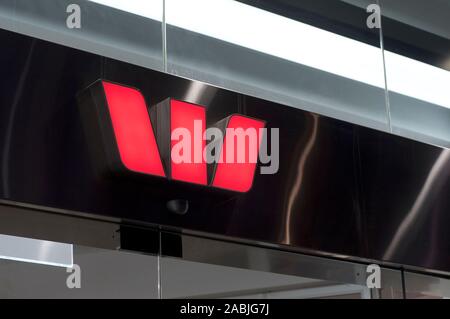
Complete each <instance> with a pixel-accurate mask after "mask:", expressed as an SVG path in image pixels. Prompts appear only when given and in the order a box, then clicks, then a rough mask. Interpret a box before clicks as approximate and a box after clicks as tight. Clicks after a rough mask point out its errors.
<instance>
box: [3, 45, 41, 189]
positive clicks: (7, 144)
mask: <svg viewBox="0 0 450 319" xmlns="http://www.w3.org/2000/svg"><path fill="white" fill-rule="evenodd" d="M35 44H36V40H33V41H32V42H31V45H30V48H29V50H28V55H27V59H26V62H25V64H24V66H23V69H22V71H21V72H20V80H19V83H18V87H17V90H16V92H15V94H14V101H13V103H12V105H11V108H10V111H9V116H8V128H7V131H6V133H5V141H4V146H3V152H2V153H3V154H2V155H3V160H2V164H3V165H2V182H3V183H2V184H3V196H4V197H6V198H9V173H10V167H9V164H10V162H11V158H10V149H11V139H12V138H13V137H12V133H13V129H14V128H13V126H14V124H15V122H16V121H15V116H16V113H17V107H18V105H19V101H20V97H21V96H22V94H23V90H24V84H25V82H26V79H27V77H28V72H29V71H30V67H31V65H30V64H31V61H32V59H31V57H32V56H33V52H34V47H35Z"/></svg>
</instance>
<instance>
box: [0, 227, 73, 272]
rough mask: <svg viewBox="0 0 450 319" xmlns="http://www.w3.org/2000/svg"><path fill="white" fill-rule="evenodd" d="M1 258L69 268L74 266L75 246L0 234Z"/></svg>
mask: <svg viewBox="0 0 450 319" xmlns="http://www.w3.org/2000/svg"><path fill="white" fill-rule="evenodd" d="M0 258H1V259H9V260H16V261H23V262H29V263H36V264H44V265H50V266H59V267H66V268H67V267H72V266H73V247H72V245H71V244H63V243H57V242H51V241H46V240H38V239H31V238H23V237H16V236H8V235H0Z"/></svg>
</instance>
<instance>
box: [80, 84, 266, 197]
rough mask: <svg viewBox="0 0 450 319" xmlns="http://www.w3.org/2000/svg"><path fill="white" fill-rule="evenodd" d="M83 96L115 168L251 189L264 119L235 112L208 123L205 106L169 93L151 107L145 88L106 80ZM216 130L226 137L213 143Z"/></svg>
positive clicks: (87, 109)
mask: <svg viewBox="0 0 450 319" xmlns="http://www.w3.org/2000/svg"><path fill="white" fill-rule="evenodd" d="M79 100H80V101H81V102H82V104H86V106H83V108H84V111H85V113H86V112H88V113H90V114H91V117H92V116H94V117H96V119H95V120H94V121H95V122H96V123H95V125H97V126H98V127H99V128H100V133H99V134H100V135H101V139H102V144H103V146H104V147H105V153H106V156H107V157H108V161H109V162H110V164H111V166H112V167H113V168H117V169H121V170H127V171H132V172H136V173H140V174H145V175H153V176H159V177H167V178H169V179H172V180H177V181H181V182H188V183H194V184H198V185H205V186H212V187H217V188H221V189H226V190H230V191H234V192H247V191H249V190H250V188H251V186H252V183H253V178H254V175H255V170H256V165H257V156H258V152H259V148H260V144H261V138H262V135H263V133H262V132H263V129H264V127H265V122H264V121H261V120H258V119H254V118H250V117H247V116H243V115H237V114H234V115H230V116H228V117H227V118H225V119H223V120H221V121H219V122H217V123H216V124H215V125H213V126H212V127H210V128H208V129H207V128H206V109H205V108H204V107H203V106H200V105H196V104H192V103H187V102H183V101H179V100H175V99H170V98H169V99H166V100H164V101H163V102H161V103H159V104H157V105H156V106H153V107H152V108H150V109H149V108H148V107H147V104H146V102H145V99H144V97H143V95H142V94H141V92H140V91H139V90H137V89H135V88H132V87H128V86H124V85H120V84H116V83H112V82H108V81H104V80H99V81H97V82H95V83H94V84H93V85H91V86H90V87H89V88H87V89H86V90H85V92H84V93H83V94H81V95H80V97H79ZM250 133H251V134H250ZM211 135H214V136H215V137H216V138H217V136H218V135H220V143H217V139H216V141H215V143H212V142H211V143H208V144H207V143H206V141H207V140H209V139H211ZM208 154H209V156H208ZM211 154H213V155H212V157H213V159H212V160H211ZM255 154H256V156H255Z"/></svg>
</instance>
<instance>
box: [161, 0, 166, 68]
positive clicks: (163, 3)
mask: <svg viewBox="0 0 450 319" xmlns="http://www.w3.org/2000/svg"><path fill="white" fill-rule="evenodd" d="M162 5H163V8H162V9H163V10H162V26H161V31H162V55H163V70H164V72H166V73H167V28H166V0H162Z"/></svg>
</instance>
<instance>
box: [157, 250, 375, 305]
mask: <svg viewBox="0 0 450 319" xmlns="http://www.w3.org/2000/svg"><path fill="white" fill-rule="evenodd" d="M161 275H162V276H161V285H162V297H163V298H252V299H274V298H283V299H285V298H289V299H291V298H292V299H307V298H332V299H334V298H349V299H361V298H368V297H369V296H370V292H369V290H368V289H367V288H365V287H364V286H361V285H352V284H342V283H338V282H331V281H325V280H318V279H313V278H306V277H298V276H287V275H282V274H275V273H269V272H262V271H255V270H248V269H239V268H233V267H224V266H217V265H210V264H204V263H197V262H189V261H184V260H181V259H173V258H162V260H161Z"/></svg>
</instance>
